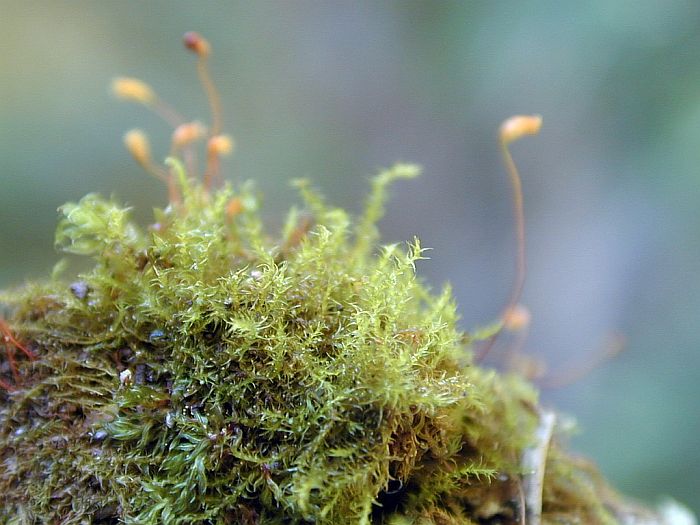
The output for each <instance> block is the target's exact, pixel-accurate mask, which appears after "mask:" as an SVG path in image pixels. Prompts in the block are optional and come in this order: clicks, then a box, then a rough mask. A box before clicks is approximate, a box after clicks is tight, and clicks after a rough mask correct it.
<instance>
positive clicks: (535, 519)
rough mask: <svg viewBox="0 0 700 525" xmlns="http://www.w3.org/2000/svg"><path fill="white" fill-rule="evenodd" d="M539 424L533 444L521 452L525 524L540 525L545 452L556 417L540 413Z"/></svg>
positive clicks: (547, 412)
mask: <svg viewBox="0 0 700 525" xmlns="http://www.w3.org/2000/svg"><path fill="white" fill-rule="evenodd" d="M539 414H540V424H539V426H538V427H537V430H536V431H535V444H534V445H533V446H531V447H528V448H526V449H525V451H524V452H523V456H522V460H521V465H522V467H523V472H524V474H523V491H524V492H525V518H526V519H525V522H526V523H527V525H540V523H541V518H542V488H543V485H544V472H545V468H546V464H547V452H548V451H549V443H550V441H551V439H552V432H553V431H554V423H555V422H556V415H555V414H554V412H549V411H541V412H540V413H539Z"/></svg>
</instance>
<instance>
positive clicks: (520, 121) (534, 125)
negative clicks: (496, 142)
mask: <svg viewBox="0 0 700 525" xmlns="http://www.w3.org/2000/svg"><path fill="white" fill-rule="evenodd" d="M541 127H542V117H541V116H540V115H516V116H514V117H510V118H509V119H507V120H505V121H504V122H503V124H501V128H500V132H499V134H500V137H501V142H503V143H504V144H510V143H511V142H514V141H516V140H519V139H521V138H523V137H525V136H526V135H537V133H539V131H540V128H541Z"/></svg>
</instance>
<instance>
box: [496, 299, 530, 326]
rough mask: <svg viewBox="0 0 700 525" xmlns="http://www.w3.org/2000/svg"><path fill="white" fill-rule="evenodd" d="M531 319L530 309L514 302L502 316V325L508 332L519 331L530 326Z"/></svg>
mask: <svg viewBox="0 0 700 525" xmlns="http://www.w3.org/2000/svg"><path fill="white" fill-rule="evenodd" d="M531 319H532V316H531V315H530V310H528V309H527V308H526V307H525V306H523V305H522V304H516V305H515V306H513V307H512V308H510V309H508V311H507V312H506V314H505V315H504V316H503V327H504V328H505V329H506V330H508V331H509V332H520V331H522V330H525V329H526V328H527V327H529V326H530V321H531Z"/></svg>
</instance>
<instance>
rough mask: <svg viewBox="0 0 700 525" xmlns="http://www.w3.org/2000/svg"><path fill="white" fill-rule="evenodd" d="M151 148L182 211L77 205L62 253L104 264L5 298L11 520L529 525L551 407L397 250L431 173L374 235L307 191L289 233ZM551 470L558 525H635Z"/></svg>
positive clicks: (1, 452)
mask: <svg viewBox="0 0 700 525" xmlns="http://www.w3.org/2000/svg"><path fill="white" fill-rule="evenodd" d="M205 49H207V50H208V47H207V48H205ZM200 58H201V57H200ZM127 80H128V79H127ZM122 81H124V79H122ZM122 87H124V86H122ZM127 87H128V86H127ZM132 87H133V86H132ZM141 87H142V88H143V86H141ZM139 93H143V90H141V91H139ZM148 94H149V97H153V96H154V95H153V93H152V92H150V91H148ZM150 100H151V98H148V101H150ZM180 130H181V128H180ZM180 138H181V137H180ZM211 144H212V142H211V141H210V144H209V155H210V158H209V161H210V163H209V166H208V168H207V169H208V170H212V169H214V168H216V167H218V163H217V162H215V161H217V160H218V159H217V158H216V154H217V153H218V151H214V152H213V155H214V156H213V157H212V146H211ZM219 145H220V143H219ZM128 146H129V147H130V149H131V150H132V153H135V157H136V158H137V160H138V161H139V162H140V163H141V164H142V165H144V166H145V167H147V168H150V169H151V171H154V173H155V174H156V175H161V174H162V173H165V174H166V176H164V177H163V178H165V179H166V181H167V183H168V186H169V190H170V197H171V199H170V203H169V204H168V205H167V207H165V208H164V209H156V210H155V212H154V218H153V222H152V223H151V224H150V225H148V226H145V227H144V226H142V225H139V224H136V223H135V222H134V221H133V220H132V219H131V217H130V210H129V208H127V207H124V206H123V205H121V204H120V203H119V202H117V201H115V200H107V199H104V198H102V197H100V196H98V195H94V194H90V195H87V196H85V197H84V198H83V199H81V200H80V201H79V202H77V203H68V204H66V205H64V206H63V207H62V208H61V209H60V212H61V216H62V217H61V220H60V222H59V225H58V229H57V233H56V243H57V246H58V247H59V248H60V249H61V250H63V251H64V252H68V253H72V254H78V255H80V256H83V257H89V258H91V259H92V268H91V269H90V270H88V271H86V272H84V273H82V274H80V275H79V277H78V278H77V280H75V281H73V282H66V281H64V280H61V279H59V278H54V279H50V280H47V281H45V282H43V283H35V284H30V285H27V286H25V287H24V288H21V289H19V290H15V291H13V292H9V293H5V294H3V295H2V298H1V301H2V308H3V310H4V312H5V313H6V316H7V328H6V330H5V332H6V333H5V335H6V337H5V340H4V343H3V346H4V348H2V349H0V360H1V361H0V363H1V365H2V366H0V377H1V379H2V385H3V388H0V464H1V465H2V469H1V470H0V501H1V502H2V505H1V506H0V521H1V522H2V523H9V524H35V523H62V524H72V523H76V524H77V523H127V524H158V523H168V524H196V523H202V524H228V523H242V524H257V523H260V524H293V523H319V524H324V523H326V524H341V525H342V524H346V523H347V524H350V523H353V524H354V523H361V524H370V523H374V524H379V523H386V524H392V525H404V524H406V525H407V524H414V525H419V524H420V525H431V524H432V525H458V524H459V525H467V524H473V523H494V524H495V523H515V522H519V521H520V520H521V519H522V516H523V515H524V508H523V488H522V476H523V475H525V474H526V473H524V472H523V469H522V467H521V458H522V455H523V452H524V451H525V449H526V448H527V447H529V446H531V445H532V444H533V441H534V439H535V438H534V432H535V429H536V427H537V425H538V410H537V394H536V392H535V390H534V389H533V388H532V387H531V386H529V385H528V384H526V383H525V382H524V381H523V380H521V379H519V378H516V377H509V376H501V375H499V374H497V373H495V372H494V371H490V370H487V369H483V368H481V367H479V366H477V365H476V364H475V363H474V360H473V357H472V352H471V345H472V344H473V343H474V341H475V340H476V339H478V338H479V337H487V336H490V335H491V334H486V335H478V334H472V335H470V334H467V333H464V332H462V331H460V330H459V329H458V327H457V317H458V316H457V313H456V306H455V303H454V300H453V298H452V295H451V292H450V289H449V288H445V289H444V290H443V291H442V292H439V293H435V292H433V291H431V290H430V289H429V288H428V287H427V286H426V285H425V284H424V283H423V282H422V281H421V280H420V278H419V277H418V276H417V275H416V268H415V263H416V261H418V260H420V259H422V254H423V249H422V248H421V245H420V243H419V241H418V240H417V239H416V240H413V241H412V242H410V243H407V244H405V245H383V246H381V245H379V244H378V239H379V234H378V230H377V228H376V223H377V221H378V220H379V219H380V218H381V216H382V213H383V204H384V200H385V198H386V192H387V188H388V186H389V185H390V184H391V183H392V182H394V181H395V180H397V179H407V178H412V177H415V176H416V175H417V174H418V169H417V168H416V167H415V166H413V165H407V164H398V165H396V166H394V167H393V168H391V169H388V170H386V171H383V172H381V173H380V174H379V175H377V176H376V177H375V178H374V179H373V182H372V191H371V193H370V197H369V199H368V202H367V205H366V209H365V212H364V214H363V215H361V216H360V217H352V216H351V215H350V214H349V213H348V212H346V211H345V210H343V209H340V208H336V207H333V206H330V205H328V204H327V203H326V202H325V201H324V199H323V198H322V197H321V196H320V195H319V194H318V193H317V192H316V191H314V190H313V189H312V188H311V187H310V185H309V184H308V182H306V181H296V182H295V183H294V184H295V186H296V187H297V188H298V189H299V192H300V194H301V198H302V202H303V208H301V209H297V208H293V209H292V210H291V211H290V213H289V216H288V220H287V222H286V226H285V227H284V228H283V231H282V232H281V233H279V234H276V233H271V232H268V231H267V230H266V229H265V228H264V227H263V220H262V217H261V210H260V207H259V199H258V196H257V194H256V192H255V190H254V187H253V185H252V184H250V183H248V184H244V185H242V186H240V187H233V186H232V185H230V184H223V185H222V186H221V187H220V189H217V190H213V189H212V187H213V184H212V183H211V181H212V180H213V179H212V177H213V176H214V175H216V173H215V172H213V171H208V172H207V173H208V174H209V176H206V175H205V176H204V177H203V179H202V181H201V182H200V180H198V179H197V178H196V177H195V176H194V173H195V171H196V170H195V169H193V168H191V167H190V168H189V171H188V170H186V169H185V168H184V167H183V165H182V164H181V163H180V161H179V160H177V158H173V159H171V160H170V161H169V163H168V168H169V170H168V171H164V172H161V171H158V170H161V169H162V168H157V169H153V166H151V165H150V159H149V155H150V152H148V151H147V144H145V143H144V142H143V141H142V137H140V136H136V135H133V134H132V135H130V137H129V141H128ZM225 146H226V144H225ZM228 146H230V144H228ZM217 147H218V146H217ZM144 148H146V149H144ZM223 149H226V148H223ZM223 149H222V151H223ZM228 149H230V148H228ZM176 157H181V158H184V159H186V158H187V157H186V155H184V154H183V155H176ZM20 348H23V349H25V350H26V352H19V351H18V349H20ZM546 472H547V476H546V478H545V489H544V507H543V512H544V520H545V522H546V523H612V522H614V518H613V516H612V513H611V512H610V510H609V508H608V507H607V506H606V504H605V503H601V501H603V500H601V494H603V493H605V494H606V495H607V494H608V492H607V490H608V489H604V488H603V484H602V482H601V481H600V480H598V479H597V478H596V477H595V476H593V475H592V474H590V471H589V469H587V468H583V467H582V466H581V465H580V464H578V463H577V462H576V460H573V459H572V458H570V457H569V456H567V455H566V454H564V453H563V452H562V451H561V449H560V448H559V447H558V446H557V445H553V446H552V447H551V454H550V455H549V459H548V468H547V471H546ZM606 497H607V496H606Z"/></svg>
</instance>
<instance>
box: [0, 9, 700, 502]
mask: <svg viewBox="0 0 700 525" xmlns="http://www.w3.org/2000/svg"><path fill="white" fill-rule="evenodd" d="M192 29H193V30H197V31H200V32H202V33H203V34H205V35H206V36H207V37H208V39H209V40H210V41H211V43H212V45H213V46H214V55H213V60H212V62H213V67H214V72H215V73H214V74H215V77H216V79H217V82H218V84H219V87H220V89H221V91H222V96H223V98H224V101H225V102H224V108H225V114H226V121H227V123H228V126H227V127H228V129H229V130H230V131H231V132H232V133H233V134H234V136H235V137H236V140H237V143H238V152H237V154H236V155H235V157H234V158H233V159H232V160H230V161H229V162H228V163H227V164H226V171H227V173H228V176H229V177H230V178H231V179H233V180H243V179H247V178H254V179H256V180H257V183H258V186H259V188H260V189H261V190H262V191H263V192H264V193H265V196H266V200H265V206H266V208H267V213H268V216H269V221H270V225H271V226H272V227H275V226H277V225H279V224H280V222H281V217H282V215H283V213H284V211H285V209H286V208H287V206H288V205H289V204H290V203H292V202H293V201H294V197H293V193H292V192H291V191H290V189H289V186H288V184H287V180H288V179H289V178H290V177H299V176H306V177H310V178H311V179H312V180H313V181H314V182H315V183H316V185H317V186H318V187H320V188H321V189H322V190H323V192H324V193H325V194H326V195H327V196H328V197H329V198H330V199H331V200H332V201H333V202H335V203H338V204H341V205H344V206H347V207H349V208H350V209H353V210H359V209H360V205H361V204H360V203H361V200H362V198H363V196H364V195H365V193H366V190H367V178H368V176H369V175H370V174H372V173H374V172H375V171H376V170H377V168H379V167H382V166H388V165H390V164H392V163H393V162H394V161H397V160H405V161H414V162H417V163H420V164H422V165H423V166H424V168H425V174H424V176H423V177H422V178H421V179H419V180H418V181H413V182H410V183H401V184H399V185H397V187H395V188H394V192H393V196H394V198H393V200H392V202H391V205H390V206H389V213H388V216H387V218H386V219H385V220H384V221H383V228H384V235H385V240H386V241H400V240H404V239H410V238H412V236H413V235H414V234H415V235H418V236H419V237H420V238H421V239H422V241H423V244H424V245H425V246H429V247H431V248H433V251H432V252H430V256H431V259H432V260H430V261H426V262H424V263H423V264H422V265H421V267H420V271H421V272H422V274H423V276H424V277H425V279H427V280H428V281H429V282H431V283H434V285H435V286H436V287H437V286H439V285H440V284H441V283H442V282H443V281H444V280H446V279H448V280H449V281H450V282H451V283H452V284H453V285H454V289H455V294H456V296H457V298H458V301H459V304H460V309H461V313H462V316H463V325H464V327H465V328H467V329H468V328H470V327H473V326H476V325H480V324H484V323H487V322H489V321H490V320H492V319H494V318H495V317H496V316H497V315H498V312H499V311H500V309H501V308H502V306H503V304H504V301H505V299H506V297H507V295H508V288H509V286H510V283H511V278H512V258H513V248H512V245H513V239H512V224H511V213H510V202H509V187H508V183H507V178H506V176H505V173H504V170H503V168H502V164H501V161H500V159H499V155H498V149H497V144H496V129H497V126H498V125H499V123H500V122H501V121H502V120H503V119H504V118H506V117H507V116H509V115H511V114H514V113H541V114H542V115H543V116H544V122H545V124H544V127H543V130H542V133H541V135H540V136H539V137H537V138H529V139H527V140H523V141H522V142H519V143H518V144H517V145H515V146H514V148H513V149H514V155H515V157H516V159H517V161H518V162H519V166H520V169H521V172H522V175H523V177H524V184H525V199H526V209H527V218H528V225H527V230H528V236H529V259H528V264H529V274H528V282H527V286H526V290H525V296H524V301H525V302H526V303H527V305H528V306H529V307H530V309H531V311H532V314H533V324H532V329H531V334H530V337H529V339H528V341H527V343H526V350H527V351H528V352H531V353H532V354H534V355H536V356H538V357H540V358H542V359H544V360H546V362H547V363H548V365H549V367H550V368H551V369H552V370H554V371H557V370H559V371H563V370H568V369H570V368H572V367H585V363H586V362H589V361H590V360H592V359H594V357H592V356H594V355H595V354H596V352H599V351H600V346H601V344H602V341H604V340H605V338H606V335H607V334H609V333H610V332H612V331H621V332H623V333H624V334H626V336H627V340H628V345H627V351H626V352H625V353H623V354H622V355H621V356H619V357H618V358H617V359H616V360H614V361H612V362H609V363H607V364H605V365H604V366H603V367H601V368H598V369H596V370H595V371H594V372H593V373H592V374H590V375H589V376H587V377H586V378H585V379H584V380H581V381H580V382H578V383H576V384H574V385H573V386H570V387H567V388H563V389H558V390H551V391H545V392H544V393H543V398H544V401H545V403H547V404H551V405H555V406H556V407H558V408H559V409H561V410H562V411H564V412H566V413H569V414H573V415H575V417H576V418H577V419H578V421H579V424H580V428H581V432H580V434H578V435H577V436H576V437H575V438H574V444H573V446H574V447H575V448H576V449H577V450H580V451H581V452H583V453H585V454H586V455H588V456H590V457H592V458H593V459H595V460H596V461H597V462H598V463H599V464H600V466H601V468H602V470H603V471H604V472H605V474H606V475H607V476H608V477H609V478H610V479H611V480H612V482H613V483H614V484H615V485H616V486H617V487H618V488H620V489H621V490H622V491H624V492H626V493H628V494H630V495H633V496H636V497H638V498H640V499H644V500H647V501H649V502H654V501H655V499H656V498H657V497H658V496H661V495H672V496H674V497H676V498H678V499H680V500H682V501H684V502H685V503H687V504H689V505H690V506H691V507H693V508H694V510H695V511H696V512H698V511H700V497H699V496H698V494H699V493H700V490H698V489H699V488H700V439H699V437H698V436H700V410H699V409H700V401H699V400H698V398H699V393H700V391H699V389H698V380H699V379H700V352H699V350H700V348H699V347H700V324H699V323H698V312H700V233H699V232H698V225H700V170H699V169H698V163H699V162H698V161H700V2H697V0H658V1H649V0H630V1H621V0H616V1H610V0H593V1H589V2H561V1H558V0H541V1H515V0H512V1H495V0H491V1H488V2H450V1H444V2H416V1H401V2H382V3H378V2H369V1H367V2H350V1H346V2H340V1H336V2H326V3H321V2H311V1H296V2H286V1H281V0H280V1H261V2H202V1H198V2H176V1H149V2H141V1H120V2H107V1H104V2H94V1H84V0H83V1H76V0H74V1H70V2H68V1H56V0H41V1H36V0H35V1H32V2H20V1H8V0H0V50H1V52H0V181H1V184H0V287H2V288H5V287H9V286H14V285H18V284H21V283H22V282H23V281H24V280H25V279H31V278H40V277H42V276H45V275H47V273H48V272H49V271H50V269H51V268H52V266H53V264H54V263H55V262H56V261H57V260H58V255H57V254H56V253H55V252H54V249H53V228H54V226H55V223H56V219H57V213H56V208H57V207H58V206H59V205H60V204H62V203H63V202H65V201H67V200H75V199H78V198H79V197H81V196H82V195H83V194H84V193H86V192H88V191H98V192H102V193H105V194H110V193H114V194H115V195H117V196H118V197H119V198H120V199H123V200H125V201H127V202H129V203H131V204H133V205H134V206H135V208H136V209H137V215H138V216H139V217H142V218H143V220H147V217H148V213H149V211H150V209H151V207H152V206H154V205H162V204H163V202H164V199H165V191H164V188H162V187H161V186H160V185H159V184H158V182H157V181H155V180H152V179H150V178H148V177H147V176H145V175H143V174H142V173H141V172H140V170H139V169H138V168H136V167H135V166H134V164H133V162H132V161H131V159H130V158H129V157H128V155H127V154H126V153H125V152H124V151H123V148H122V146H121V136H122V134H123V132H124V131H125V130H126V129H128V128H130V127H133V126H139V127H142V128H143V129H145V130H146V131H147V132H148V133H149V134H150V136H151V137H152V139H153V143H154V150H155V151H156V152H157V155H158V156H159V157H160V156H162V155H164V154H165V152H166V148H167V141H168V137H169V130H168V129H167V128H166V127H165V126H164V125H163V124H162V123H161V122H160V121H159V120H158V119H157V118H155V117H153V116H151V115H149V114H147V113H146V112H145V111H143V110H142V108H139V107H135V106H132V105H128V104H124V103H120V102H117V101H114V100H112V99H111V97H110V96H109V94H108V90H107V86H108V85H109V81H110V79H111V77H112V76H114V75H128V76H135V77H139V78H142V79H144V80H146V81H147V82H149V83H151V84H152V85H153V86H154V87H155V88H156V89H157V91H159V93H160V94H161V95H162V96H163V98H165V99H167V100H168V101H170V102H171V103H172V104H174V105H176V106H177V107H178V108H179V109H181V110H182V111H183V112H184V113H186V114H187V115H190V116H192V117H193V118H200V119H207V118H208V115H207V105H206V102H205V100H204V97H203V96H202V94H201V91H200V88H199V85H198V82H197V79H196V75H195V73H194V60H193V57H192V56H188V55H187V54H186V53H185V52H184V51H182V49H181V44H180V37H181V35H182V33H183V32H184V31H186V30H192ZM494 357H497V355H496V356H494Z"/></svg>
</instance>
